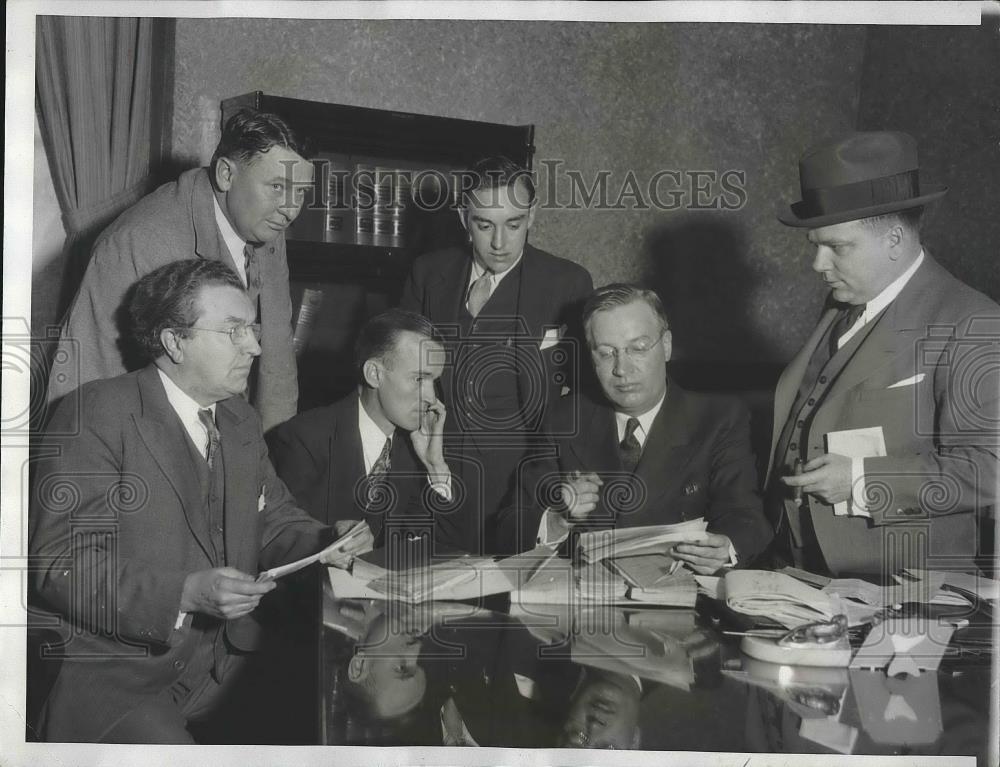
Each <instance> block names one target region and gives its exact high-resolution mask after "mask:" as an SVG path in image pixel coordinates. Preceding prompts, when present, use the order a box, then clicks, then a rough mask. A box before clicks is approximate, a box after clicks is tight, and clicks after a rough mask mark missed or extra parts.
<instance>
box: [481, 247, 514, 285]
mask: <svg viewBox="0 0 1000 767" xmlns="http://www.w3.org/2000/svg"><path fill="white" fill-rule="evenodd" d="M522 258H524V250H523V249H522V250H521V255H519V256H518V257H517V260H516V261H515V262H514V263H513V264H511V265H510V268H509V269H504V270H503V271H502V272H493V275H492V277H491V278H490V289H491V290H496V289H497V285H499V284H500V280H502V279H503V278H504V277H506V276H507V275H508V274H510V273H511V272H512V271H514V268H515V267H516V266H517V265H518V264H519V263H521V259H522ZM485 273H486V270H485V269H484V268H483V267H481V266H480V265H479V262H478V261H476V257H475V256H472V270H471V271H470V272H469V285H472V283H474V282H475V281H476V280H478V279H479V278H480V277H482V276H483V275H484V274H485Z"/></svg>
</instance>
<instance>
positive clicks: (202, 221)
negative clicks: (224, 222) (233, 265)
mask: <svg viewBox="0 0 1000 767" xmlns="http://www.w3.org/2000/svg"><path fill="white" fill-rule="evenodd" d="M208 173H209V172H208V171H207V170H205V171H204V173H203V174H199V175H198V176H197V178H195V180H194V192H193V193H192V195H191V221H192V223H193V224H194V252H195V253H197V254H198V255H199V256H201V257H202V258H207V259H209V260H212V261H224V262H226V261H228V260H230V259H227V258H223V256H224V255H225V254H224V252H223V242H222V235H221V234H219V225H218V224H217V223H216V222H215V204H216V203H215V194H214V193H213V192H212V183H211V181H210V180H209V178H208Z"/></svg>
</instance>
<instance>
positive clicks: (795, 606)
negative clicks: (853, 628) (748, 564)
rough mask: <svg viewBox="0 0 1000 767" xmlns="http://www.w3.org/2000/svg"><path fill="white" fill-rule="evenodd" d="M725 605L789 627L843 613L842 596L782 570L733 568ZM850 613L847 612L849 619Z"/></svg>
mask: <svg viewBox="0 0 1000 767" xmlns="http://www.w3.org/2000/svg"><path fill="white" fill-rule="evenodd" d="M724 577H725V590H726V604H727V605H728V606H729V608H730V609H732V610H735V611H736V612H738V613H742V614H744V615H750V616H754V617H761V618H767V619H769V620H773V621H777V622H778V623H780V624H781V625H782V626H785V627H786V628H790V629H793V628H797V627H798V626H801V625H803V624H805V623H815V622H817V621H829V620H830V619H831V618H833V616H834V615H837V614H839V613H844V612H845V610H844V607H843V605H842V602H841V599H840V597H839V596H838V595H836V594H829V593H826V592H824V591H821V590H820V589H817V588H814V587H813V586H810V585H809V584H807V583H803V582H802V581H800V580H797V579H795V578H792V577H791V576H789V575H783V574H782V573H774V572H769V571H766V570H731V571H729V572H728V573H726V575H725V576H724ZM850 619H851V616H850V615H848V621H849V622H850Z"/></svg>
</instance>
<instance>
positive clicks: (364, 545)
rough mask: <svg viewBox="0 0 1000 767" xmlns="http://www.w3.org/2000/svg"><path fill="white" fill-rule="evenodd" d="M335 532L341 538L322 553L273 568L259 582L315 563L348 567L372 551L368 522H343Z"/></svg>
mask: <svg viewBox="0 0 1000 767" xmlns="http://www.w3.org/2000/svg"><path fill="white" fill-rule="evenodd" d="M334 530H335V532H337V533H338V534H340V537H339V538H338V539H337V540H335V541H334V542H333V543H331V544H330V545H329V546H327V547H326V548H325V549H323V550H322V551H320V552H318V553H316V554H313V555H312V556H310V557H305V558H303V559H299V560H297V561H295V562H289V563H288V564H287V565H281V567H272V568H271V569H270V570H265V571H264V572H262V573H261V574H260V575H258V576H257V582H258V583H260V582H261V581H266V580H272V579H275V578H281V577H282V576H285V575H290V574H292V573H294V572H298V571H299V570H301V569H302V568H304V567H308V566H309V565H311V564H312V563H313V562H322V563H323V564H325V565H333V566H334V567H347V565H348V564H350V562H351V560H352V559H354V557H356V556H357V555H358V554H364V553H365V552H366V551H371V550H372V543H373V541H374V537H373V536H372V531H371V528H370V527H368V523H367V522H363V521H362V522H358V521H356V520H342V521H340V522H337V523H336V524H335V525H334Z"/></svg>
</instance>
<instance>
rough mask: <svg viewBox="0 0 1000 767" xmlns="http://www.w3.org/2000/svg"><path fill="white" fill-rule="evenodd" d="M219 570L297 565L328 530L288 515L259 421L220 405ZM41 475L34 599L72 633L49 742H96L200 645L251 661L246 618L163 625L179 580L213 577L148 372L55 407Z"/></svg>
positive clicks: (246, 409)
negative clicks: (240, 653)
mask: <svg viewBox="0 0 1000 767" xmlns="http://www.w3.org/2000/svg"><path fill="white" fill-rule="evenodd" d="M216 421H217V423H218V426H219V432H220V434H221V440H222V455H223V457H224V464H225V471H224V482H225V501H224V507H223V513H224V519H225V523H224V539H225V556H224V564H225V565H228V566H230V567H235V568H238V569H239V570H242V571H243V572H246V573H249V574H251V575H254V574H256V573H257V572H258V571H259V570H262V569H266V568H268V567H272V566H275V565H278V564H282V563H285V562H289V561H292V560H294V559H297V558H299V557H303V556H307V555H309V554H311V553H313V552H315V551H317V550H318V549H319V548H320V547H321V546H323V545H325V544H326V543H328V542H329V539H330V535H329V529H328V528H326V527H324V526H323V525H321V524H320V523H319V522H317V521H315V520H314V519H312V518H311V517H310V516H309V515H308V514H306V513H305V512H304V511H302V510H300V509H298V508H296V506H295V503H294V500H293V498H292V496H291V495H290V494H289V492H288V490H287V489H286V488H285V485H284V484H283V483H282V482H281V480H279V479H278V477H277V476H276V475H275V473H274V469H273V468H272V467H271V462H270V461H269V460H268V456H267V448H266V446H265V444H264V438H263V435H262V433H261V422H260V418H259V417H258V415H257V413H256V412H255V411H254V410H253V408H252V407H251V406H250V405H249V404H248V403H247V402H246V401H245V400H244V399H243V398H242V397H233V398H231V399H228V400H225V401H223V402H219V403H218V405H217V407H216ZM46 444H47V445H52V446H53V447H54V448H55V450H53V451H52V452H51V453H47V457H45V458H44V459H43V460H41V461H40V463H39V464H38V471H37V475H36V480H35V486H34V498H33V500H34V503H33V505H32V508H31V517H30V534H29V542H28V545H29V552H30V554H31V556H32V557H33V558H35V561H36V562H37V563H38V569H37V570H35V571H34V572H33V573H32V579H33V584H34V587H35V593H36V595H37V599H38V600H40V602H41V606H42V607H44V608H47V609H49V610H51V611H53V612H54V613H56V614H57V615H58V616H60V617H61V618H62V619H63V620H65V621H67V622H68V623H69V624H71V625H72V626H74V627H76V630H75V631H74V632H72V636H71V639H70V641H69V643H68V644H67V645H66V647H65V648H63V650H64V652H65V653H66V654H67V657H66V658H65V660H64V661H63V664H62V668H61V671H60V673H59V676H58V678H57V680H56V682H55V685H54V687H53V690H52V693H51V694H50V696H49V699H48V701H47V704H46V707H47V712H46V722H47V724H46V732H45V733H44V735H45V737H46V738H47V739H49V740H67V741H95V740H98V739H99V738H100V737H101V735H102V733H104V732H105V731H106V730H107V729H108V728H109V727H110V726H111V725H113V724H114V723H115V722H116V721H117V720H118V719H119V718H120V717H121V716H122V714H124V713H125V712H126V711H128V710H130V709H131V708H133V707H135V706H137V705H139V704H140V703H142V702H143V701H144V700H148V698H149V697H150V696H153V695H156V694H158V693H161V692H163V691H165V690H167V689H168V688H169V687H170V686H171V685H172V684H173V683H174V682H175V681H176V680H177V679H178V678H179V677H180V676H181V674H182V672H183V669H184V668H185V665H186V663H187V662H188V661H189V660H190V659H191V658H192V656H193V655H194V653H195V649H196V647H197V646H198V645H199V643H201V642H213V643H216V644H217V643H219V642H222V641H223V638H222V633H223V632H224V635H225V640H227V643H226V646H228V645H233V646H236V647H238V648H240V649H253V648H254V646H255V644H256V641H257V633H258V628H259V627H258V626H257V624H256V622H255V621H254V619H253V618H254V616H253V614H251V615H249V616H245V617H243V618H240V619H237V620H234V621H227V622H223V621H220V620H216V619H213V618H209V617H208V616H204V615H201V614H195V615H193V616H191V617H189V618H188V619H187V620H186V621H185V623H184V624H183V626H182V628H180V629H175V628H174V624H175V621H176V619H177V615H178V611H179V609H180V599H181V592H182V589H183V586H184V580H185V578H186V577H187V575H188V574H190V573H192V572H195V571H197V570H204V569H209V568H212V567H217V566H221V564H223V563H222V562H219V561H218V560H217V555H216V554H215V553H214V549H213V547H212V545H211V541H210V538H209V529H208V519H207V516H206V514H205V499H204V496H203V495H202V492H203V491H202V489H201V484H200V482H199V481H198V479H197V477H198V468H197V466H196V465H195V463H194V460H195V459H196V458H197V453H195V452H193V451H194V446H193V445H192V444H191V442H190V437H189V436H188V435H187V432H186V431H185V429H184V426H183V425H182V424H181V422H180V420H179V419H178V418H177V414H176V413H175V412H174V410H173V409H172V408H171V406H170V403H169V402H168V400H167V397H166V393H165V392H164V389H163V384H162V382H161V381H160V378H159V375H158V373H157V371H156V368H155V367H154V366H152V365H151V366H149V367H146V368H144V369H142V370H140V371H137V372H135V373H128V374H126V375H122V376H119V377H117V378H113V379H109V380H105V381H94V382H91V383H89V384H86V385H85V386H83V387H82V389H81V390H80V393H79V396H78V397H67V398H65V399H64V400H63V403H62V404H61V405H60V407H59V408H57V410H56V412H55V414H54V416H53V418H52V420H51V422H50V426H49V432H48V436H47V437H46Z"/></svg>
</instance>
